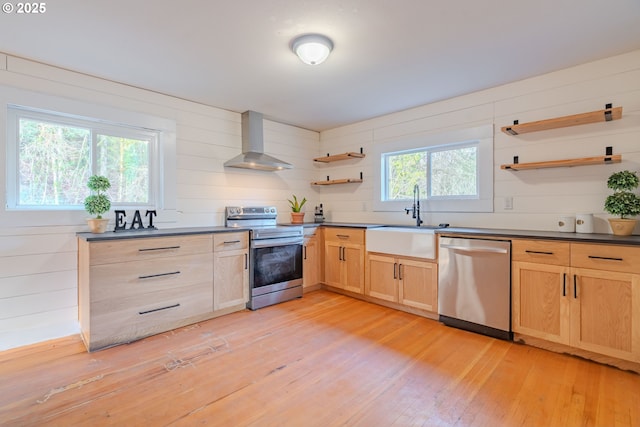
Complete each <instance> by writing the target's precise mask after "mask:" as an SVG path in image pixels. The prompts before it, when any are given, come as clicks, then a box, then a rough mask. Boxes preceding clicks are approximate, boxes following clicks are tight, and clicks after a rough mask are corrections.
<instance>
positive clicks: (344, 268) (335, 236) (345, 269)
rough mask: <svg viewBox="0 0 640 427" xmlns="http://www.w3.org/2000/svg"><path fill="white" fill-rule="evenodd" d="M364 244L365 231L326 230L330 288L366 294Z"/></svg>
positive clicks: (335, 228) (326, 263)
mask: <svg viewBox="0 0 640 427" xmlns="http://www.w3.org/2000/svg"><path fill="white" fill-rule="evenodd" d="M364 242H365V240H364V230H363V229H356V228H346V227H326V228H325V229H324V248H325V259H324V262H325V268H324V271H325V273H324V274H325V283H326V284H327V285H328V286H332V287H334V288H339V289H344V290H345V291H350V292H355V293H359V294H363V293H364V252H365V248H364Z"/></svg>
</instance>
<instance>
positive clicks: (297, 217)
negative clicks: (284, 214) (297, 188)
mask: <svg viewBox="0 0 640 427" xmlns="http://www.w3.org/2000/svg"><path fill="white" fill-rule="evenodd" d="M288 200H289V205H291V223H292V224H302V223H303V222H304V212H301V209H302V206H304V204H305V203H306V202H307V199H306V198H304V197H303V198H302V200H301V201H298V198H297V197H296V195H295V194H294V195H293V200H291V199H288Z"/></svg>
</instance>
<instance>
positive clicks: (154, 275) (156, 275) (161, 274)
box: [138, 271, 180, 279]
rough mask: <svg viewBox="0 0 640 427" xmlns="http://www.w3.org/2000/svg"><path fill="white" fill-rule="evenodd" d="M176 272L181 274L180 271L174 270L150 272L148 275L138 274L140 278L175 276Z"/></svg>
mask: <svg viewBox="0 0 640 427" xmlns="http://www.w3.org/2000/svg"><path fill="white" fill-rule="evenodd" d="M174 274H180V272H179V271H172V272H170V273H159V274H149V275H147V276H138V279H151V278H153V277H162V276H173V275H174Z"/></svg>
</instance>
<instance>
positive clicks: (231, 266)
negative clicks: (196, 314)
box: [213, 250, 249, 311]
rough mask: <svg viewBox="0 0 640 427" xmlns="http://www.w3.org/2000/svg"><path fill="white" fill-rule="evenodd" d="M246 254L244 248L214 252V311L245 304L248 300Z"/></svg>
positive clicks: (247, 264) (247, 263)
mask: <svg viewBox="0 0 640 427" xmlns="http://www.w3.org/2000/svg"><path fill="white" fill-rule="evenodd" d="M248 256H249V254H248V252H247V251H246V250H234V251H221V252H215V253H214V256H213V258H214V266H213V274H214V280H213V309H214V311H215V310H221V309H223V308H228V307H233V306H236V305H242V304H246V303H247V301H249V262H248Z"/></svg>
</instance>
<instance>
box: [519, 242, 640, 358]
mask: <svg viewBox="0 0 640 427" xmlns="http://www.w3.org/2000/svg"><path fill="white" fill-rule="evenodd" d="M512 258H513V269H512V274H513V277H512V309H513V319H512V320H513V330H514V332H516V333H519V334H522V335H525V336H530V337H535V338H540V339H543V340H546V341H550V342H556V343H560V344H565V345H568V346H571V347H575V348H578V349H582V350H587V351H589V352H593V353H597V354H602V355H606V356H611V357H614V358H618V359H623V360H629V361H633V362H640V248H636V247H629V246H619V245H604V244H591V243H568V242H554V241H542V240H538V241H536V240H514V241H513V242H512Z"/></svg>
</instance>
